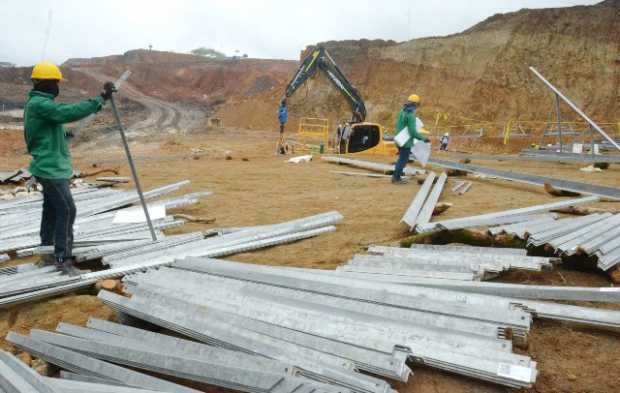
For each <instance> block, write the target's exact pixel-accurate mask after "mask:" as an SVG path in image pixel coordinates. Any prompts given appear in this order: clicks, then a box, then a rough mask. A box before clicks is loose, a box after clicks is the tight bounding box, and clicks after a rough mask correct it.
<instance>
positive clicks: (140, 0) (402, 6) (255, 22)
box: [0, 0, 600, 65]
mask: <svg viewBox="0 0 620 393" xmlns="http://www.w3.org/2000/svg"><path fill="white" fill-rule="evenodd" d="M599 1H600V0H592V1H591V0H442V1H436V2H434V1H430V0H426V1H424V2H422V1H419V0H312V1H305V2H302V1H296V0H167V1H160V0H94V1H93V0H0V16H2V33H1V34H0V61H9V62H12V63H17V64H19V65H31V64H33V63H35V62H37V61H39V60H41V59H42V58H46V59H49V60H52V61H54V62H57V63H61V62H63V61H65V60H66V59H68V58H71V57H94V56H105V55H110V54H119V53H123V52H125V51H127V50H130V49H136V48H147V47H148V45H149V44H151V45H153V49H157V50H172V51H177V52H187V51H189V50H191V49H193V48H196V47H199V46H207V47H212V48H215V49H217V50H220V51H222V52H225V53H226V54H228V55H233V54H234V53H235V51H236V50H239V52H240V54H243V53H247V54H248V55H249V56H250V57H260V58H284V59H297V58H298V56H299V51H300V50H301V49H303V48H304V47H305V46H306V45H311V44H314V43H316V42H320V41H328V40H343V39H360V38H369V39H375V38H381V39H393V40H396V41H405V40H409V39H412V38H418V37H425V36H438V35H446V34H452V33H457V32H460V31H462V30H464V29H467V28H468V27H471V26H472V25H474V24H476V23H478V22H480V21H482V20H484V19H485V18H487V17H489V16H491V15H493V14H496V13H505V12H510V11H517V10H519V9H521V8H547V7H564V6H573V5H590V4H595V3H598V2H599ZM50 20H51V23H49V22H48V21H50ZM48 30H49V40H48V42H47V45H46V44H45V42H46V39H45V37H46V35H47V34H46V31H48Z"/></svg>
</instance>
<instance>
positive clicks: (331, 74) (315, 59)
mask: <svg viewBox="0 0 620 393" xmlns="http://www.w3.org/2000/svg"><path fill="white" fill-rule="evenodd" d="M317 70H321V71H323V72H324V73H325V75H327V79H329V81H330V82H331V83H332V84H333V85H334V87H336V89H338V91H340V93H341V94H342V95H343V96H344V97H345V98H346V100H347V101H348V102H349V105H350V106H351V111H352V112H353V115H352V119H351V120H352V122H353V123H359V122H363V121H364V120H365V119H366V106H365V105H364V100H363V99H362V96H361V95H360V93H359V92H358V91H357V89H356V88H355V87H354V86H353V85H352V84H351V82H349V80H348V79H347V78H346V77H345V76H344V74H343V73H342V71H340V68H339V67H338V65H337V64H336V62H335V61H334V59H333V58H332V57H331V55H330V54H329V52H328V51H327V49H325V48H324V47H322V46H319V47H317V48H315V49H314V50H313V51H312V53H310V55H308V56H307V57H306V58H305V59H304V60H303V62H302V63H301V66H300V67H299V69H298V70H297V72H296V73H295V75H294V76H293V79H291V81H290V82H289V84H288V85H287V86H286V93H285V95H286V97H290V96H292V95H293V94H295V92H296V91H297V89H299V87H300V86H301V85H302V84H303V83H304V82H305V81H306V80H308V78H311V77H313V76H314V75H315V74H316V72H317Z"/></svg>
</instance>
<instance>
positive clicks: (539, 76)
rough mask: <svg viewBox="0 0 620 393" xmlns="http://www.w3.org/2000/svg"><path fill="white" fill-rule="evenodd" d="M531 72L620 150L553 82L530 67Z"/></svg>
mask: <svg viewBox="0 0 620 393" xmlns="http://www.w3.org/2000/svg"><path fill="white" fill-rule="evenodd" d="M530 71H532V72H533V73H534V74H535V75H536V76H537V77H538V79H540V80H541V81H542V82H543V83H544V84H545V85H547V87H548V88H549V89H551V90H552V91H553V92H554V93H555V94H556V95H557V97H560V98H561V99H562V100H563V101H564V102H566V103H567V104H568V106H570V107H571V108H573V110H574V111H575V112H577V114H578V115H579V116H581V117H582V118H583V119H584V120H585V121H586V122H587V123H588V124H590V126H592V128H594V129H595V130H596V131H597V132H598V133H599V134H601V135H602V136H603V137H604V138H605V139H607V140H608V141H609V143H611V144H612V145H613V146H614V147H615V148H616V149H618V150H620V145H618V144H617V143H616V141H614V140H613V139H612V138H611V137H610V136H609V135H607V133H606V132H605V131H603V129H602V128H601V127H599V126H598V124H596V123H595V122H594V121H593V120H592V119H590V118H589V117H588V115H586V114H585V113H583V111H582V110H581V109H579V108H578V107H577V105H575V104H574V103H573V102H572V101H571V100H569V99H568V98H567V97H566V96H565V95H564V94H562V92H561V91H560V90H558V89H557V88H556V87H555V86H553V85H552V84H551V82H549V81H548V80H547V79H545V77H544V76H542V75H541V73H540V72H538V71H537V70H536V69H535V68H534V67H530Z"/></svg>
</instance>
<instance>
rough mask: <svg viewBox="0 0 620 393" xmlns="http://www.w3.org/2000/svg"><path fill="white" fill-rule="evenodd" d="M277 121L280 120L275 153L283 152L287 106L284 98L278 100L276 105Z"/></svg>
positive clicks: (284, 150) (284, 151)
mask: <svg viewBox="0 0 620 393" xmlns="http://www.w3.org/2000/svg"><path fill="white" fill-rule="evenodd" d="M278 121H279V122H280V138H279V139H278V145H277V148H276V154H285V153H286V149H285V148H284V126H285V125H286V122H287V121H288V107H287V106H286V98H282V101H280V106H279V107H278Z"/></svg>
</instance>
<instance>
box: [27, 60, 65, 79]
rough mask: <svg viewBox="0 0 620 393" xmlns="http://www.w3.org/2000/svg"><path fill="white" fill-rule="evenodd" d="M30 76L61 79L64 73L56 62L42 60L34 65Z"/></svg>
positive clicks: (33, 77)
mask: <svg viewBox="0 0 620 393" xmlns="http://www.w3.org/2000/svg"><path fill="white" fill-rule="evenodd" d="M30 78H32V79H54V80H61V79H62V73H61V72H60V68H58V66H57V65H56V64H54V63H50V62H49V61H42V62H40V63H39V64H37V65H35V66H34V68H33V69H32V75H31V76H30Z"/></svg>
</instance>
